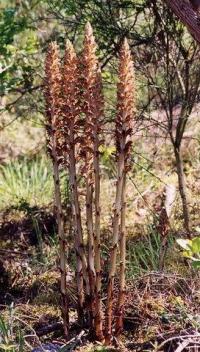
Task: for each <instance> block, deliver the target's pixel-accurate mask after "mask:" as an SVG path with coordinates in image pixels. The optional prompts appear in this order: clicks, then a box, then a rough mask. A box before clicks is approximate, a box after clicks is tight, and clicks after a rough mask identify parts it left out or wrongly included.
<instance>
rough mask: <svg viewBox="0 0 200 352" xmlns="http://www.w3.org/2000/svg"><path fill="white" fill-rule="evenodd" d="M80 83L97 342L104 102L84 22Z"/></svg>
mask: <svg viewBox="0 0 200 352" xmlns="http://www.w3.org/2000/svg"><path fill="white" fill-rule="evenodd" d="M82 82H83V110H84V113H85V124H84V143H83V147H82V155H83V156H84V160H85V167H84V172H85V178H86V223H87V230H88V269H89V278H90V301H91V312H92V325H93V327H94V328H95V334H96V337H97V339H99V340H102V339H103V332H102V312H101V309H102V308H101V256H100V250H101V249H100V168H99V146H100V133H101V125H102V115H103V105H104V102H103V96H102V81H101V71H100V68H99V64H98V60H97V57H96V43H95V38H94V35H93V30H92V27H91V25H90V23H87V24H86V27H85V39H84V50H83V80H82ZM93 208H94V209H93ZM93 212H94V217H93Z"/></svg>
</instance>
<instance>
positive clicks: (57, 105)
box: [44, 42, 69, 336]
mask: <svg viewBox="0 0 200 352" xmlns="http://www.w3.org/2000/svg"><path fill="white" fill-rule="evenodd" d="M61 80H62V75H61V69H60V60H59V51H58V46H57V44H56V43H55V42H53V43H51V44H50V45H49V50H48V52H47V56H46V62H45V92H44V93H45V94H44V95H45V100H46V119H47V123H46V130H47V144H48V150H49V153H50V155H51V159H52V164H53V178H54V186H55V206H56V216H57V223H58V236H59V243H60V271H61V296H62V316H63V323H64V324H63V325H64V333H65V336H67V335H68V325H69V313H68V302H67V294H66V274H67V273H66V257H65V255H66V254H65V253H66V240H65V233H64V223H63V211H62V203H61V192H60V178H59V155H60V152H61V151H60V145H61V141H60V135H61V129H62V90H61Z"/></svg>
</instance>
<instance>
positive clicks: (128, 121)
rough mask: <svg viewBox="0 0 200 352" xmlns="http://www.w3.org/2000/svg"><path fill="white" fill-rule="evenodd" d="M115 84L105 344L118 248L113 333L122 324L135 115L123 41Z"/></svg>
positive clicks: (130, 65) (109, 329)
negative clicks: (114, 172)
mask: <svg viewBox="0 0 200 352" xmlns="http://www.w3.org/2000/svg"><path fill="white" fill-rule="evenodd" d="M119 60H120V62H119V83H118V89H117V116H116V128H115V131H116V132H115V139H116V152H117V185H116V198H115V205H114V216H113V238H112V248H111V255H110V268H109V278H108V296H107V307H106V329H107V330H106V334H107V336H106V341H107V343H110V341H111V338H112V323H113V289H114V278H115V274H116V263H117V251H118V245H119V249H120V276H119V286H120V287H119V297H118V303H117V314H116V326H115V328H116V329H115V333H116V334H119V333H120V332H121V330H122V323H123V305H124V296H125V264H126V263H125V260H126V236H125V188H126V174H127V171H128V169H129V156H130V151H131V144H132V140H131V139H132V129H133V118H134V114H135V81H134V69H133V62H132V59H131V52H130V49H129V45H128V42H127V40H126V39H125V40H124V43H123V45H122V47H121V50H120V59H119Z"/></svg>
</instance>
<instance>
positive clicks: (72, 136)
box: [63, 41, 89, 324]
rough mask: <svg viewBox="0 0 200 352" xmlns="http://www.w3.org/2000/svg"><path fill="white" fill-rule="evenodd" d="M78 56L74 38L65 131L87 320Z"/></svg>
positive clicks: (67, 63) (67, 62)
mask: <svg viewBox="0 0 200 352" xmlns="http://www.w3.org/2000/svg"><path fill="white" fill-rule="evenodd" d="M78 74H79V73H78V60H77V56H76V53H75V51H74V48H73V46H72V44H71V42H70V41H67V43H66V49H65V56H64V66H63V116H64V119H63V131H64V139H65V152H66V158H65V161H66V163H67V166H68V170H69V178H70V187H71V196H72V208H73V219H74V229H75V251H76V268H77V270H76V276H77V288H78V316H79V322H80V323H81V324H82V323H83V321H84V318H83V317H84V300H85V298H84V282H85V284H86V292H88V290H89V280H88V275H87V259H86V255H85V249H84V242H83V230H82V222H81V210H80V202H79V192H78V183H77V172H76V161H77V160H76V159H77V158H76V146H77V143H78V138H79V127H80V126H79V123H80V120H79V114H80V108H79V88H78Z"/></svg>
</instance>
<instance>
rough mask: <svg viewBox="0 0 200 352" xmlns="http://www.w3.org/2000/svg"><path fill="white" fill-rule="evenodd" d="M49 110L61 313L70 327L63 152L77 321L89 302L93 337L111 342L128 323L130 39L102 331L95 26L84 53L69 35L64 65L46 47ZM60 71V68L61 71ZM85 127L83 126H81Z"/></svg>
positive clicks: (123, 63)
mask: <svg viewBox="0 0 200 352" xmlns="http://www.w3.org/2000/svg"><path fill="white" fill-rule="evenodd" d="M45 70H46V82H45V83H46V84H45V98H46V116H47V134H48V147H49V152H50V155H51V158H52V162H53V170H54V184H55V200H56V209H57V221H58V232H59V239H60V267H61V292H62V314H63V320H64V329H65V334H66V335H67V333H68V324H69V318H68V304H67V296H66V262H65V236H64V225H63V218H62V204H61V193H60V183H59V182H60V181H59V164H60V160H64V164H65V165H66V166H67V169H68V172H69V180H70V188H71V199H72V209H73V221H74V231H75V237H74V247H75V252H76V271H77V272H76V276H77V289H78V317H79V323H84V314H85V309H87V311H88V312H89V318H90V320H89V323H90V328H91V330H93V331H94V332H95V337H96V339H98V340H100V341H103V340H104V335H105V338H106V343H107V344H108V343H110V342H111V340H112V337H113V335H114V334H115V335H116V336H118V335H119V334H120V333H121V331H122V328H123V309H124V299H125V268H126V235H125V215H126V202H125V199H126V175H127V172H128V170H129V167H130V153H131V145H132V131H133V121H134V116H135V80H134V69H133V62H132V59H131V53H130V49H129V46H128V42H127V40H126V39H125V40H124V43H123V45H122V47H121V50H120V62H119V83H118V89H117V116H116V120H115V139H116V154H117V183H116V198H115V205H114V215H113V236H112V245H111V251H110V252H111V253H110V267H109V276H108V291H107V292H108V294H107V305H106V316H105V328H106V331H105V334H104V333H103V310H102V299H101V291H102V287H101V286H102V282H101V279H102V268H101V238H100V215H101V214H100V160H99V159H100V154H99V147H100V145H101V143H102V141H101V135H102V124H103V113H104V100H103V94H102V80H101V70H100V68H99V63H98V59H97V57H96V43H95V38H94V35H93V31H92V27H91V25H90V24H89V23H87V24H86V28H85V39H84V50H83V54H82V56H81V60H80V61H79V60H78V58H77V55H76V53H75V50H74V48H73V45H72V44H71V43H70V42H69V41H67V43H66V50H65V55H64V63H63V69H62V72H61V69H60V62H59V56H58V48H57V45H56V44H55V43H52V44H51V45H50V47H49V51H48V54H47V58H46V66H45ZM61 73H62V74H61ZM82 127H83V128H82ZM79 156H81V162H82V165H83V167H82V174H83V175H84V179H85V188H86V192H85V194H86V228H87V235H88V237H87V238H88V241H87V250H86V248H85V245H84V239H83V228H82V216H81V215H82V212H81V205H80V199H79V184H78V180H77V176H78V175H77V162H78V160H79ZM118 247H119V254H120V255H119V261H120V266H119V293H118V297H117V307H116V315H115V317H116V319H115V331H113V330H112V325H113V322H114V319H113V306H114V304H113V303H114V297H113V295H114V280H115V276H116V270H117V269H116V267H117V254H118Z"/></svg>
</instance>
